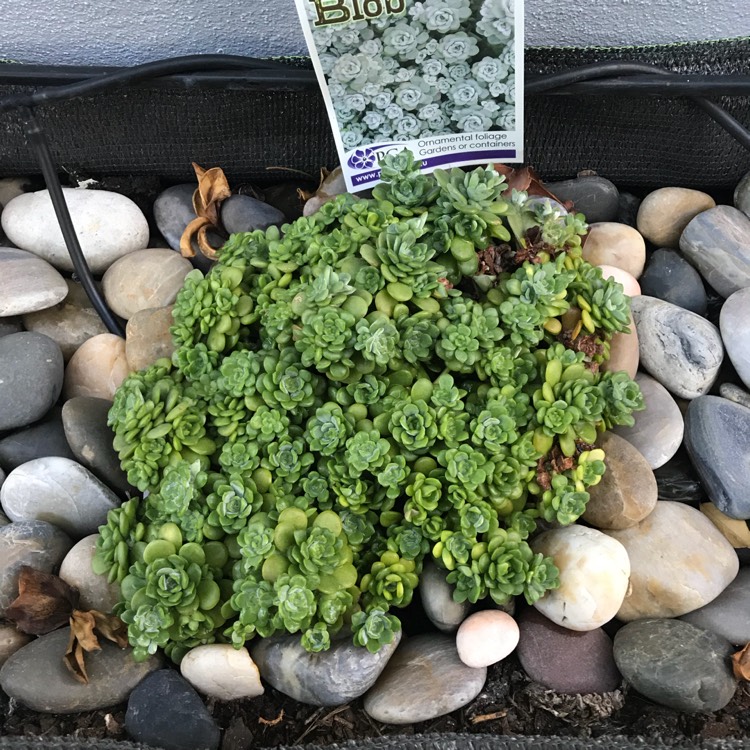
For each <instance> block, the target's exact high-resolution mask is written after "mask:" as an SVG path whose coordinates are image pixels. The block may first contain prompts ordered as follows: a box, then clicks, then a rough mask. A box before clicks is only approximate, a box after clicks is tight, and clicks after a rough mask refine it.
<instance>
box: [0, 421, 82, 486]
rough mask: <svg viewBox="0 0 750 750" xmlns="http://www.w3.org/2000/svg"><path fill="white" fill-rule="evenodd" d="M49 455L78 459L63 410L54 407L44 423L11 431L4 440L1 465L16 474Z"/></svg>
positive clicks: (0, 457) (0, 449)
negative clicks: (16, 470)
mask: <svg viewBox="0 0 750 750" xmlns="http://www.w3.org/2000/svg"><path fill="white" fill-rule="evenodd" d="M47 456H61V457H62V458H70V459H75V455H74V454H73V451H72V450H70V446H69V445H68V441H67V440H66V438H65V430H64V429H63V423H62V415H61V410H60V408H59V407H57V406H55V407H53V408H52V409H51V410H50V411H49V412H48V413H47V415H46V416H45V418H44V419H43V420H42V421H41V422H37V423H36V424H33V425H32V426H31V427H24V428H23V429H22V430H18V431H16V432H11V433H10V434H9V435H7V437H4V438H3V439H2V440H0V466H2V467H3V469H5V471H6V472H10V471H13V469H16V468H18V467H19V466H20V465H21V464H25V463H26V462H27V461H33V460H34V459H35V458H45V457H47Z"/></svg>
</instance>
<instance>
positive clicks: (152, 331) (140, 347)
mask: <svg viewBox="0 0 750 750" xmlns="http://www.w3.org/2000/svg"><path fill="white" fill-rule="evenodd" d="M172 310H173V307H172V306H171V305H170V306H168V307H156V308H154V309H152V310H141V311H140V312H137V313H136V314H135V315H133V317H132V318H131V319H130V320H129V321H128V325H127V327H126V329H125V357H126V358H127V360H128V365H129V366H130V369H131V370H133V371H137V370H143V369H144V368H146V367H148V366H149V365H152V364H153V363H154V362H156V360H157V359H162V358H163V357H166V358H167V359H171V358H172V354H173V353H174V351H175V345H174V341H173V340H172V334H171V333H170V332H169V329H170V327H171V326H172V325H173V324H174V320H173V318H172Z"/></svg>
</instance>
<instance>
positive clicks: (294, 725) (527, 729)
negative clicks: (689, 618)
mask: <svg viewBox="0 0 750 750" xmlns="http://www.w3.org/2000/svg"><path fill="white" fill-rule="evenodd" d="M618 706H621V707H619V708H618ZM208 708H209V710H210V711H211V713H212V714H213V716H214V718H215V720H216V722H217V723H218V724H219V726H220V727H221V729H222V730H223V731H222V744H221V749H222V750H248V748H251V747H252V748H272V747H275V746H277V745H305V744H327V743H330V742H340V741H344V740H350V739H357V738H364V737H378V736H386V735H398V734H407V735H412V734H426V733H433V732H434V733H446V732H465V733H474V734H498V735H500V734H511V735H542V736H551V735H558V736H569V737H577V738H598V737H609V736H615V735H623V736H628V737H635V736H641V737H644V738H645V739H646V740H647V741H649V742H667V743H671V742H677V741H684V740H686V739H688V740H705V739H723V738H732V739H740V738H745V737H750V688H749V687H748V683H744V682H743V683H741V684H740V686H739V687H738V689H737V693H736V695H735V697H734V699H733V700H732V701H731V703H730V704H729V705H728V706H727V707H726V708H725V709H724V710H722V711H718V712H716V713H715V714H708V715H701V714H682V713H678V712H676V711H672V710H671V709H668V708H664V707H663V706H657V705H655V704H653V703H651V702H649V701H648V700H646V699H645V698H642V697H641V696H639V695H637V694H636V693H634V692H629V693H622V692H620V691H617V692H615V693H607V694H603V695H587V696H569V695H561V694H557V693H553V692H552V691H546V690H544V689H542V688H540V687H539V686H538V685H535V684H533V683H530V682H529V681H528V679H527V678H526V677H525V675H524V673H523V671H522V670H521V668H520V666H519V665H518V663H517V662H516V661H515V659H514V658H513V657H510V658H508V659H506V660H505V661H504V662H502V663H500V664H498V665H496V666H494V667H490V669H489V673H488V679H487V684H486V685H485V688H484V690H483V691H482V693H481V694H480V695H479V697H478V698H477V699H476V700H475V701H473V702H472V703H471V704H469V705H468V706H466V707H465V708H463V709H461V710H459V711H455V712H454V713H452V714H449V715H448V716H443V717H441V718H439V719H435V720H434V721H429V722H423V723H419V724H413V725H409V726H392V725H387V724H380V723H379V722H376V721H373V720H372V719H370V718H369V717H368V716H367V714H365V712H364V711H363V710H362V703H361V701H355V702H353V703H351V704H349V705H346V706H339V707H337V708H315V707H314V706H306V705H303V704H301V703H298V702H296V701H294V700H292V699H291V698H287V697H286V696H285V695H282V694H281V693H279V692H278V691H276V690H274V689H273V688H268V689H267V690H266V693H265V695H263V696H262V697H260V698H255V699H252V700H244V701H233V702H231V703H227V702H222V701H212V700H209V701H208ZM125 709H126V706H125V705H124V704H122V705H119V706H115V707H113V708H109V709H105V710H100V711H91V712H87V713H80V714H71V715H66V716H59V715H51V714H39V713H35V712H33V711H29V710H28V709H26V708H24V707H23V706H20V705H18V704H17V703H16V702H15V701H11V700H10V699H9V698H8V697H7V696H6V695H5V694H4V693H2V692H0V737H2V736H13V735H27V736H28V735H36V736H39V735H42V736H46V737H52V736H75V737H77V738H94V739H103V738H109V739H118V740H125V739H128V737H127V735H126V733H125V731H124V728H123V723H124V720H125Z"/></svg>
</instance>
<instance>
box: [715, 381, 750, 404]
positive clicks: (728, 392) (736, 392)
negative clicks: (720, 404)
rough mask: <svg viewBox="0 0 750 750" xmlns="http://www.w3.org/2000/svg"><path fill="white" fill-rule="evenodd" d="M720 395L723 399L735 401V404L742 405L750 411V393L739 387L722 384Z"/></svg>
mask: <svg viewBox="0 0 750 750" xmlns="http://www.w3.org/2000/svg"><path fill="white" fill-rule="evenodd" d="M719 394H720V395H721V397H722V398H726V399H729V400H730V401H734V403H735V404H740V406H744V407H746V408H748V409H750V393H748V392H747V391H746V390H745V389H744V388H740V387H739V386H738V385H733V384H732V383H722V384H721V385H720V386H719Z"/></svg>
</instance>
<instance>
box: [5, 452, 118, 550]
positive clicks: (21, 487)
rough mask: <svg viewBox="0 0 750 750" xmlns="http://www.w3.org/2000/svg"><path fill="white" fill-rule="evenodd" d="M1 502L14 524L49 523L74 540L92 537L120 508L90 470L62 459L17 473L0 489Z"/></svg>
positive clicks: (40, 462)
mask: <svg viewBox="0 0 750 750" xmlns="http://www.w3.org/2000/svg"><path fill="white" fill-rule="evenodd" d="M0 502H2V506H3V510H4V511H5V513H6V515H7V516H8V518H10V519H11V520H12V521H47V522H49V523H52V524H54V525H55V526H58V527H59V528H61V529H62V530H63V531H65V532H66V533H67V534H70V536H72V537H73V538H75V539H80V538H81V537H84V536H86V535H88V534H93V533H94V532H95V531H96V530H97V529H98V528H99V526H101V525H102V524H104V523H106V521H107V513H108V512H109V511H110V510H112V509H113V508H117V507H119V505H120V500H119V498H118V497H117V495H115V494H114V492H112V490H110V489H109V488H108V487H106V486H105V485H103V484H102V483H101V482H100V481H99V480H98V479H97V478H96V477H95V476H94V475H93V474H92V473H91V472H90V471H88V469H85V468H84V467H83V466H81V465H80V464H78V463H76V462H75V461H71V460H70V459H68V458H59V457H50V458H37V459H35V460H34V461H29V462H28V463H25V464H22V465H21V466H19V467H18V468H17V469H14V470H13V471H12V472H11V473H10V474H8V478H7V479H6V480H5V482H4V483H3V486H2V487H0Z"/></svg>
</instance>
